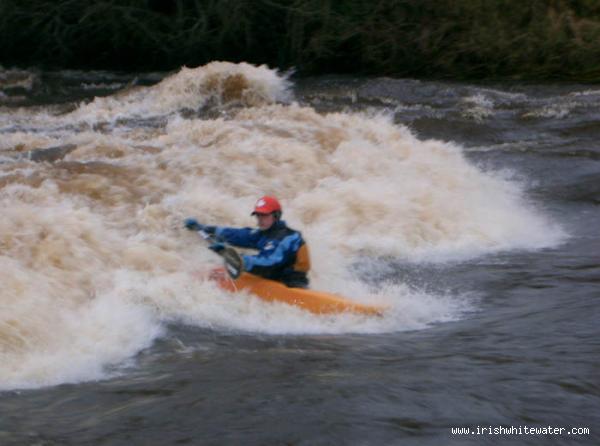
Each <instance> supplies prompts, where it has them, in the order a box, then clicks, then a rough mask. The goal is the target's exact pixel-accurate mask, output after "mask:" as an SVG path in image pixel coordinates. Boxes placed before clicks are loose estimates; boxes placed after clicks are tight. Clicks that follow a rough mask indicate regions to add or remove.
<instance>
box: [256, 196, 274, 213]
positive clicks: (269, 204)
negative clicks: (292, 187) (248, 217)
mask: <svg viewBox="0 0 600 446" xmlns="http://www.w3.org/2000/svg"><path fill="white" fill-rule="evenodd" d="M273 212H278V213H279V214H280V215H281V205H280V204H279V201H277V198H275V197H269V196H266V195H265V196H264V197H261V198H259V199H258V201H257V202H256V204H255V205H254V212H252V215H256V214H272V213H273Z"/></svg>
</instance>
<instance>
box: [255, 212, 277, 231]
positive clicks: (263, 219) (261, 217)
mask: <svg viewBox="0 0 600 446" xmlns="http://www.w3.org/2000/svg"><path fill="white" fill-rule="evenodd" d="M256 220H258V228H259V229H260V230H261V231H266V230H267V229H269V228H270V227H271V226H273V223H275V217H274V216H273V214H256Z"/></svg>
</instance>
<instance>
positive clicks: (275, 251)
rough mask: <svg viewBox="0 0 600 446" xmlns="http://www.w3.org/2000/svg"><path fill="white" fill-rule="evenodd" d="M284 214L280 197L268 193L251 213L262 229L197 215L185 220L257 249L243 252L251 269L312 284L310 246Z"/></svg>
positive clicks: (215, 247) (191, 226)
mask: <svg viewBox="0 0 600 446" xmlns="http://www.w3.org/2000/svg"><path fill="white" fill-rule="evenodd" d="M281 214H282V209H281V205H280V204H279V201H278V200H277V199H276V198H275V197H270V196H264V197H261V198H259V199H258V201H257V202H256V205H255V206H254V211H253V212H252V214H251V215H254V216H256V219H257V223H258V229H252V228H228V227H222V226H210V225H204V224H201V223H199V222H198V221H197V220H196V219H194V218H188V219H186V220H185V222H184V224H185V227H186V228H187V229H189V230H191V231H199V230H203V231H205V232H207V233H209V234H214V235H215V236H216V237H217V239H219V240H221V241H223V242H225V243H229V244H231V245H233V246H238V247H240V248H251V249H257V250H258V251H259V252H258V254H256V255H243V256H242V258H243V259H244V270H245V271H247V272H248V273H250V274H255V275H257V276H261V277H264V278H265V279H271V280H277V281H279V282H283V283H284V284H285V285H287V286H288V287H293V288H308V271H309V269H310V258H309V254H308V247H307V245H306V242H305V241H304V239H303V238H302V234H300V232H298V231H296V230H294V229H291V228H289V227H288V226H287V225H286V223H285V221H283V220H281ZM210 248H211V249H212V250H213V251H216V252H219V251H220V250H222V249H224V245H223V243H222V242H217V243H214V244H213V245H212V246H210Z"/></svg>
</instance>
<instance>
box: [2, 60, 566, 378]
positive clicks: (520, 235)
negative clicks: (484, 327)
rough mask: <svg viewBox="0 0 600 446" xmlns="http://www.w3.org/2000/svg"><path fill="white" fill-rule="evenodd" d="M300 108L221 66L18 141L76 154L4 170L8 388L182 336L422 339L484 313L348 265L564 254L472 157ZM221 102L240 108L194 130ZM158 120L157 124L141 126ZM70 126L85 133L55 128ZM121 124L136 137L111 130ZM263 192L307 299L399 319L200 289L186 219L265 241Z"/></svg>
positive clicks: (94, 108)
mask: <svg viewBox="0 0 600 446" xmlns="http://www.w3.org/2000/svg"><path fill="white" fill-rule="evenodd" d="M291 101H292V95H291V91H290V85H289V81H288V80H287V78H286V77H285V76H282V75H279V74H278V73H277V72H276V71H274V70H269V69H267V68H266V67H252V66H251V65H248V64H238V65H235V64H228V63H222V62H216V63H212V64H209V65H207V66H205V67H199V68H195V69H187V68H184V69H182V70H181V71H180V72H178V73H175V74H173V75H171V76H169V77H167V78H165V79H164V80H163V81H162V82H160V83H158V84H156V85H154V86H150V87H137V88H135V89H134V90H128V91H124V92H121V93H116V94H115V95H113V96H109V97H106V98H97V99H95V100H94V101H92V102H90V103H88V104H84V105H81V106H80V107H78V108H77V109H76V110H74V111H73V112H71V113H68V114H64V115H51V114H48V113H45V114H44V113H40V112H39V110H32V112H31V113H32V116H31V117H30V118H31V119H30V122H32V125H34V126H36V132H35V133H32V132H26V131H23V132H13V133H11V134H10V135H8V137H7V138H5V140H4V142H3V146H2V148H3V153H6V154H23V153H29V151H32V150H34V149H39V148H43V147H44V145H46V146H49V147H68V148H69V149H68V150H67V151H64V153H63V152H61V153H60V156H55V157H52V158H45V159H39V160H33V159H27V157H23V156H21V157H17V156H16V155H15V158H14V159H15V162H13V163H3V164H0V204H1V205H2V206H3V209H4V211H3V219H2V220H1V221H0V280H1V281H2V283H3V291H2V294H1V295H0V305H2V307H3V309H4V310H3V315H2V320H1V321H0V346H1V348H2V350H1V351H0V355H1V357H2V364H3V365H2V366H0V383H1V384H0V388H3V389H9V388H23V387H36V386H43V385H53V384H57V383H61V382H75V381H81V380H88V379H98V378H101V377H103V376H107V373H108V372H107V370H108V368H107V367H108V366H110V365H114V364H121V363H123V362H125V361H127V359H128V358H131V357H133V356H135V354H136V353H138V352H140V351H141V350H143V349H145V348H147V347H148V346H150V345H152V342H153V340H154V339H156V338H157V337H160V336H162V334H163V333H164V332H165V330H166V329H165V327H166V326H167V324H169V323H173V322H176V323H187V324H193V325H197V326H202V327H210V328H213V329H216V330H240V331H245V332H261V333H268V334H283V333H285V334H288V333H293V334H306V333H348V332H353V333H380V332H389V331H400V330H414V329H422V328H424V327H427V326H429V325H431V324H434V323H439V322H442V321H448V320H455V319H457V318H460V317H461V315H462V314H464V312H465V311H470V310H472V303H471V302H470V301H469V299H468V298H467V297H466V296H461V295H448V294H444V293H436V292H427V291H423V290H421V289H418V288H415V287H409V286H407V285H405V284H403V283H402V280H401V278H396V279H395V280H393V281H388V282H385V283H373V282H372V283H369V280H368V277H367V281H366V282H365V281H362V280H360V279H358V278H356V277H353V265H360V264H363V263H365V262H367V263H369V262H371V263H372V264H374V265H378V264H381V265H384V264H385V260H382V259H384V258H386V257H388V258H389V257H391V258H394V259H395V261H396V262H411V263H419V262H447V261H457V260H460V261H463V260H468V259H471V258H473V257H475V256H479V255H482V254H486V253H492V252H497V251H500V250H513V249H540V248H543V247H547V246H552V245H553V244H556V243H559V242H560V240H561V238H562V237H563V234H562V232H561V230H560V228H558V227H556V226H555V225H553V224H552V222H550V221H549V220H548V219H547V218H546V217H545V216H544V215H543V214H541V213H540V212H539V211H538V210H536V208H535V206H532V205H531V204H530V203H529V202H528V200H527V198H526V196H525V194H524V192H523V188H522V186H521V185H519V184H518V183H515V182H514V181H513V180H511V179H510V178H509V177H506V176H503V175H502V174H500V173H498V172H486V171H484V170H482V169H481V168H479V167H477V166H475V165H473V164H472V163H470V162H469V161H468V160H467V159H466V158H465V156H464V155H463V148H462V147H461V146H459V145H457V144H452V143H448V142H442V141H436V140H426V141H422V140H419V139H418V138H417V137H415V136H414V135H413V134H412V133H411V131H410V130H409V129H407V128H406V127H403V126H399V125H396V124H394V123H393V122H392V120H391V118H390V117H388V116H384V115H375V116H373V115H367V114H361V113H328V114H320V113H317V112H316V111H315V110H314V109H313V108H311V107H306V106H301V105H298V104H296V103H293V102H291ZM212 102H214V104H216V106H217V107H223V106H225V107H227V106H228V105H231V104H235V107H233V108H231V109H229V110H228V112H227V113H225V114H223V115H220V116H218V117H209V116H197V115H192V116H188V115H186V114H185V113H183V111H184V110H186V109H190V108H191V109H195V110H197V109H198V108H201V107H204V106H207V104H209V103H212ZM484 105H485V104H484ZM26 115H27V108H22V109H20V111H19V113H18V116H20V118H19V117H17V118H15V119H23V120H24V121H25V119H26ZM147 115H157V116H161V119H162V120H163V121H164V123H163V124H160V125H152V126H139V125H136V124H135V119H136V117H140V116H147ZM74 119H75V120H80V121H85V122H88V123H89V126H88V127H85V128H83V129H82V128H79V127H77V126H73V127H69V126H66V125H62V126H58V127H57V123H63V124H64V123H65V122H68V121H72V120H74ZM117 119H129V120H131V121H125V122H124V123H122V124H120V125H119V126H108V127H105V126H102V125H99V123H101V122H104V121H107V120H109V121H110V120H113V121H114V120H117ZM128 122H131V123H132V124H131V125H129V124H128ZM57 128H59V129H60V130H57ZM34 153H37V152H34ZM263 194H274V195H277V196H278V197H279V198H280V199H281V201H282V202H283V204H284V217H285V218H286V220H287V221H288V222H289V224H290V225H291V226H292V227H295V228H297V229H300V230H301V231H302V232H303V234H304V235H305V238H306V239H307V240H308V242H309V244H310V247H311V252H312V257H313V271H312V283H313V286H314V287H315V288H317V289H322V290H327V291H332V292H337V293H340V294H343V295H345V296H348V297H349V298H351V299H356V300H359V301H361V302H365V303H378V304H385V305H388V306H390V311H389V312H388V313H387V314H386V316H385V317H383V318H372V317H371V318H369V317H365V316H356V315H339V316H327V317H315V316H312V315H308V314H305V313H303V312H301V311H300V310H298V309H296V308H290V307H287V306H285V305H282V304H268V303H264V302H262V301H259V300H258V299H256V298H252V297H251V296H244V295H240V296H236V297H235V298H232V297H231V296H229V295H227V294H226V293H224V292H223V291H220V290H218V289H217V288H216V287H215V286H214V285H213V284H212V283H210V282H206V281H204V280H201V279H199V278H198V270H206V269H208V268H210V267H211V266H212V265H215V264H217V263H218V260H217V259H216V258H215V256H214V255H213V254H212V253H210V252H209V251H208V250H206V249H205V248H204V246H203V245H202V243H201V242H200V241H199V240H197V239H196V238H194V234H190V233H187V232H186V231H185V230H183V229H182V228H181V220H182V219H183V218H184V217H186V216H190V215H196V216H197V217H198V218H199V219H201V220H202V221H203V222H205V223H211V224H224V225H239V226H244V225H253V224H254V222H253V221H252V219H251V217H250V215H249V214H250V209H251V207H252V204H253V203H254V201H255V199H256V197H257V196H260V195H263ZM378 262H382V263H378Z"/></svg>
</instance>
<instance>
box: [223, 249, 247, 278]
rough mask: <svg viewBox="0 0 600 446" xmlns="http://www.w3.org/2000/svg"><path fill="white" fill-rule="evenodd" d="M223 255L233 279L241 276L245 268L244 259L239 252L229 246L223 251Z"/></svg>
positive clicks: (226, 267)
mask: <svg viewBox="0 0 600 446" xmlns="http://www.w3.org/2000/svg"><path fill="white" fill-rule="evenodd" d="M221 256H222V257H223V260H224V261H225V269H226V270H227V273H228V274H229V276H230V277H231V278H232V279H237V278H238V277H240V275H241V274H242V271H243V270H244V261H243V260H242V257H241V256H240V255H239V254H238V252H237V251H236V250H235V249H233V248H230V247H229V246H228V247H226V248H225V249H224V250H223V251H222V253H221Z"/></svg>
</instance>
